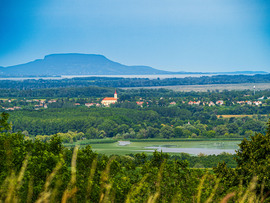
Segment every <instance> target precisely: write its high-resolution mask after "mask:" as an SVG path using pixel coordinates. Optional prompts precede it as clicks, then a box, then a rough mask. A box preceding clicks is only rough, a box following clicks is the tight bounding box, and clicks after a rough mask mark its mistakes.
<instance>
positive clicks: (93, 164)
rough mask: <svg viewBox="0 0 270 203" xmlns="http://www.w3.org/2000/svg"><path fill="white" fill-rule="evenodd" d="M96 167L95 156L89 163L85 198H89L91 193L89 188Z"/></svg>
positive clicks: (91, 184)
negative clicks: (90, 163)
mask: <svg viewBox="0 0 270 203" xmlns="http://www.w3.org/2000/svg"><path fill="white" fill-rule="evenodd" d="M96 168H97V158H95V159H94V160H93V162H92V165H91V169H90V174H89V178H88V183H87V188H86V200H90V194H91V190H92V186H93V178H94V175H95V172H96Z"/></svg>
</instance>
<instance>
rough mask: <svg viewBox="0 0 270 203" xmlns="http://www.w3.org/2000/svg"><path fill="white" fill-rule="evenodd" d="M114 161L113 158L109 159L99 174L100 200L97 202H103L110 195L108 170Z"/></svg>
mask: <svg viewBox="0 0 270 203" xmlns="http://www.w3.org/2000/svg"><path fill="white" fill-rule="evenodd" d="M114 159H115V157H114V156H113V157H111V158H110V159H109V161H108V163H107V165H106V168H105V170H104V171H103V172H102V173H101V177H100V182H101V186H100V191H101V195H100V199H99V202H100V203H101V202H105V200H106V199H107V198H108V196H109V194H110V190H111V186H112V185H111V184H109V183H108V181H109V176H110V169H111V164H112V161H113V160H114Z"/></svg>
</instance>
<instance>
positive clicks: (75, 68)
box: [0, 54, 170, 76]
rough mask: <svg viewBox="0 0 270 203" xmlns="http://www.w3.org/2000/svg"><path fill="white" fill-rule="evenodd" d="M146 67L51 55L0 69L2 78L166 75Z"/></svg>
mask: <svg viewBox="0 0 270 203" xmlns="http://www.w3.org/2000/svg"><path fill="white" fill-rule="evenodd" d="M168 73H170V72H167V71H161V70H157V69H154V68H151V67H148V66H126V65H122V64H120V63H116V62H114V61H111V60H109V59H107V58H106V57H105V56H102V55H95V54H52V55H47V56H45V58H44V59H38V60H35V61H32V62H29V63H25V64H21V65H15V66H9V67H5V68H3V67H0V75H3V76H52V75H58V76H59V75H137V74H138V75H141V74H168Z"/></svg>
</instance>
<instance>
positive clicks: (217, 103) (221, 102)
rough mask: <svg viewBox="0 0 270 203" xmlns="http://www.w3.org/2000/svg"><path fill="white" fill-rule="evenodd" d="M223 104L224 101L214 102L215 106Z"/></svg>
mask: <svg viewBox="0 0 270 203" xmlns="http://www.w3.org/2000/svg"><path fill="white" fill-rule="evenodd" d="M223 104H224V101H223V100H218V101H217V102H216V105H220V106H222V105H223Z"/></svg>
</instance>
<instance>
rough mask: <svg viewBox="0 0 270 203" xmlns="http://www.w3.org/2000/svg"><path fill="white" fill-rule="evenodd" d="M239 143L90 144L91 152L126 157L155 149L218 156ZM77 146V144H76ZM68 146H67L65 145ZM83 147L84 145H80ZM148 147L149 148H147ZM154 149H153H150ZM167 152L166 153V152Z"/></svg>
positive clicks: (230, 151) (231, 149)
mask: <svg viewBox="0 0 270 203" xmlns="http://www.w3.org/2000/svg"><path fill="white" fill-rule="evenodd" d="M240 142H241V141H222V140H220V141H167V140H166V141H163V142H162V141H160V140H159V141H150V142H133V141H131V143H130V144H128V145H126V146H120V145H119V143H118V142H113V143H91V144H90V145H91V146H92V148H93V150H94V151H96V152H98V153H101V154H106V155H112V154H117V155H126V154H130V153H140V152H146V153H149V154H151V153H152V152H153V151H154V150H155V149H156V148H158V149H162V151H164V152H168V153H170V154H176V153H181V152H185V153H189V154H193V155H197V154H199V153H203V154H209V153H210V154H218V153H221V152H222V151H225V152H228V153H233V152H234V150H236V149H238V144H239V143H240ZM77 144H79V143H77ZM67 146H68V145H67ZM81 146H85V145H81ZM148 147H150V148H148ZM152 147H154V148H152ZM166 150H168V151H166Z"/></svg>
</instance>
